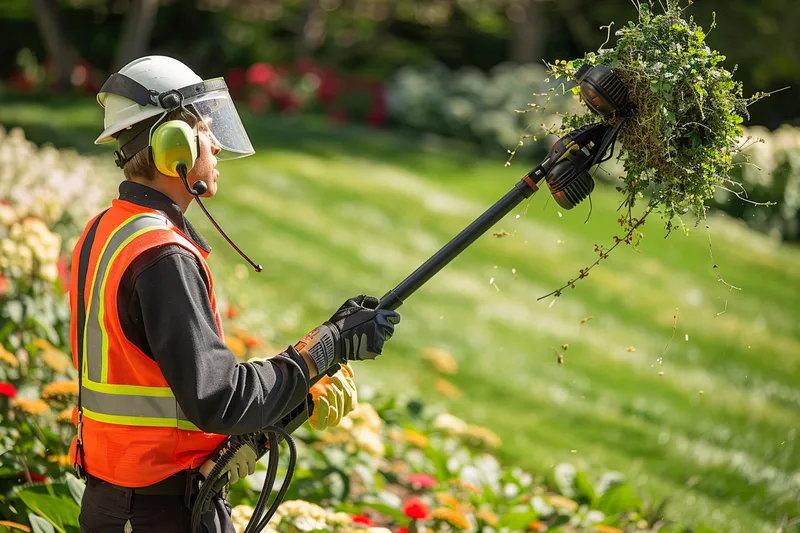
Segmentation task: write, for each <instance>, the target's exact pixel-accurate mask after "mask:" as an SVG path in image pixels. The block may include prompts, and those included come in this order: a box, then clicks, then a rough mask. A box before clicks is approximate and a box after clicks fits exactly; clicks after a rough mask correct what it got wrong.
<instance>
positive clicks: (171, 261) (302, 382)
mask: <svg viewBox="0 0 800 533" xmlns="http://www.w3.org/2000/svg"><path fill="white" fill-rule="evenodd" d="M119 192H120V194H119V198H120V199H121V200H125V201H128V202H131V203H134V204H137V205H141V206H143V207H148V208H150V209H155V210H157V211H160V212H162V213H164V215H166V216H167V217H168V218H169V219H170V221H172V223H173V224H175V226H177V227H178V228H179V229H180V230H181V231H183V232H184V234H185V235H187V236H188V237H189V238H191V239H192V241H194V242H195V243H196V244H197V245H198V246H199V247H200V248H202V249H203V250H205V251H210V247H209V245H208V242H206V240H205V239H204V238H203V237H202V236H201V235H200V234H199V233H198V232H197V230H195V229H194V227H192V225H191V224H190V223H189V221H188V220H186V218H184V216H183V213H182V211H181V209H180V208H179V207H178V205H177V204H175V203H174V202H173V201H172V200H171V199H170V198H169V197H167V196H166V195H164V194H162V193H160V192H158V191H156V190H155V189H151V188H150V187H147V186H145V185H142V184H139V183H135V182H131V181H125V182H123V183H122V184H121V185H120V187H119ZM117 306H118V310H119V317H120V322H121V325H122V331H123V332H124V334H125V336H126V337H127V338H128V340H130V341H131V342H132V343H133V344H135V345H136V346H137V347H138V348H139V349H141V350H142V352H143V353H144V354H146V355H147V356H148V357H150V358H151V359H153V360H155V361H156V362H157V363H158V366H159V368H160V369H161V372H162V373H163V374H164V377H165V378H166V380H167V383H168V384H169V386H170V388H171V389H172V391H173V394H174V395H175V398H176V400H177V402H178V404H179V405H180V406H181V409H182V410H183V412H184V414H185V415H186V417H187V418H188V419H189V421H191V422H192V423H193V424H194V425H196V426H197V427H198V428H200V429H201V430H203V431H207V432H210V433H220V434H228V435H235V434H244V433H253V432H257V431H260V430H262V429H263V428H265V427H266V426H269V425H271V424H274V423H276V422H277V421H279V420H281V419H282V418H284V417H287V416H289V415H290V414H294V413H295V412H296V410H297V409H298V406H301V405H303V404H304V402H307V401H308V388H309V371H308V366H307V365H306V362H305V361H304V360H303V358H302V357H301V356H300V355H299V354H298V353H297V352H295V351H294V350H291V349H289V350H287V351H286V352H284V353H281V354H278V355H276V356H275V357H272V358H270V359H267V360H265V361H263V362H253V363H240V362H238V360H237V359H236V356H235V355H234V354H233V352H231V351H230V350H229V349H228V347H227V346H226V345H225V343H224V342H223V341H222V339H221V338H220V336H219V334H218V330H217V324H216V320H215V317H214V312H213V311H212V309H211V302H210V299H209V280H208V279H207V278H206V275H205V271H204V270H203V268H202V266H201V265H200V263H199V262H198V260H197V258H196V257H195V256H194V255H192V253H191V252H189V251H187V250H185V249H184V248H182V247H180V246H178V245H174V244H171V245H167V246H161V247H158V248H154V249H152V250H149V251H148V252H146V253H144V254H142V255H140V256H139V257H137V258H136V259H135V260H134V261H133V262H132V263H131V265H130V266H129V267H128V268H127V270H126V271H125V273H124V274H123V277H122V282H121V283H120V288H119V291H118V294H117Z"/></svg>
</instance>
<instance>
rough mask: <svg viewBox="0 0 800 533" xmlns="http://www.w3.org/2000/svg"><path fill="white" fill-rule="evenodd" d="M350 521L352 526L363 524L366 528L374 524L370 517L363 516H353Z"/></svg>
mask: <svg viewBox="0 0 800 533" xmlns="http://www.w3.org/2000/svg"><path fill="white" fill-rule="evenodd" d="M352 520H353V523H354V524H364V525H365V526H367V527H372V526H374V525H375V522H373V521H372V519H371V518H370V517H368V516H367V515H364V514H357V515H353V517H352Z"/></svg>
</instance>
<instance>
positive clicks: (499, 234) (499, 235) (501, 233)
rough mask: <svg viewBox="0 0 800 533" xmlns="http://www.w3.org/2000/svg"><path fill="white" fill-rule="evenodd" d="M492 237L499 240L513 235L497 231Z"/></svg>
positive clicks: (504, 231)
mask: <svg viewBox="0 0 800 533" xmlns="http://www.w3.org/2000/svg"><path fill="white" fill-rule="evenodd" d="M492 235H494V236H495V237H497V238H498V239H499V238H501V237H505V236H507V235H511V234H510V233H509V232H507V231H506V230H504V229H501V230H500V231H495V232H494V233H492Z"/></svg>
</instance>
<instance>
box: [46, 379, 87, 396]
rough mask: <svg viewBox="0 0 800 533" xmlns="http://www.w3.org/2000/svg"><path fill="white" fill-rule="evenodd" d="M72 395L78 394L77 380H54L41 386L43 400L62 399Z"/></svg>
mask: <svg viewBox="0 0 800 533" xmlns="http://www.w3.org/2000/svg"><path fill="white" fill-rule="evenodd" d="M73 396H75V397H77V396H78V382H77V381H54V382H52V383H48V384H47V385H45V386H44V387H43V388H42V399H43V400H48V401H50V400H59V399H62V400H63V399H68V398H72V397H73Z"/></svg>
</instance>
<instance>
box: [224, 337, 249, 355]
mask: <svg viewBox="0 0 800 533" xmlns="http://www.w3.org/2000/svg"><path fill="white" fill-rule="evenodd" d="M225 344H227V345H228V349H229V350H230V351H232V352H233V355H235V356H236V357H239V358H242V357H244V356H246V355H247V345H246V344H245V343H244V341H243V340H242V339H240V338H239V337H237V336H236V335H225Z"/></svg>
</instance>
